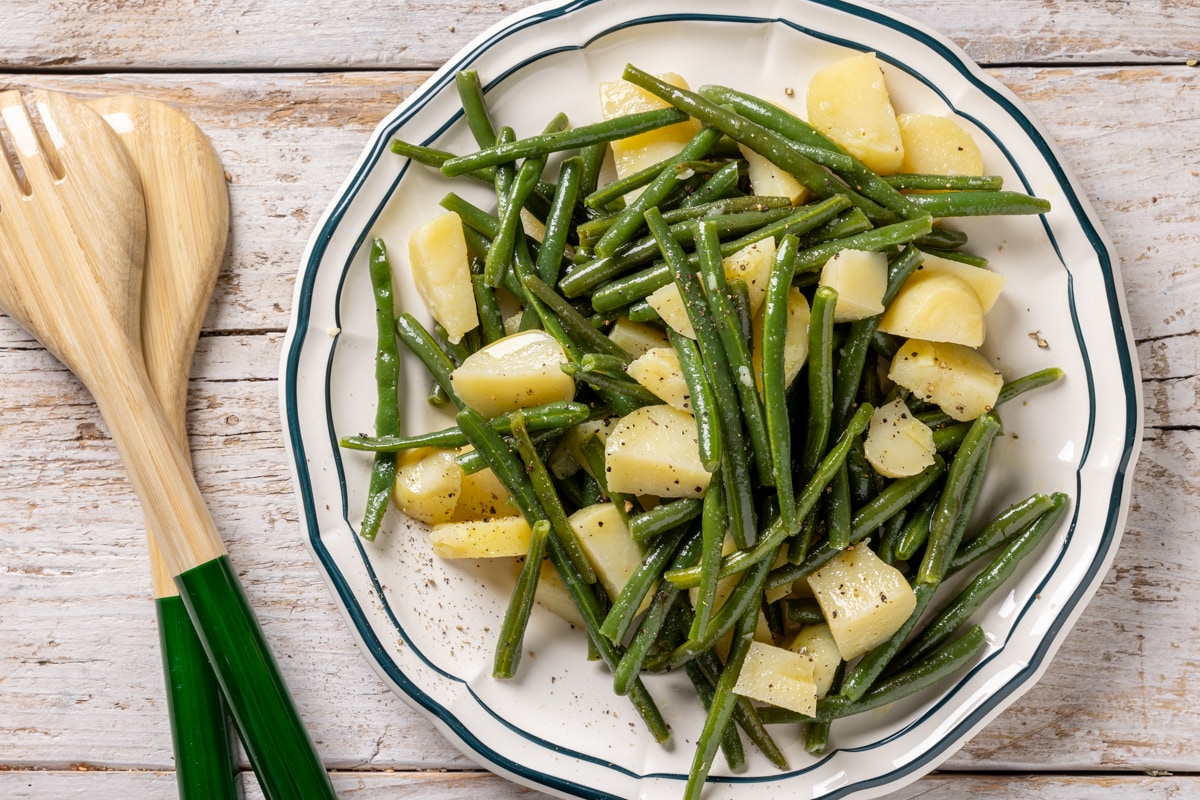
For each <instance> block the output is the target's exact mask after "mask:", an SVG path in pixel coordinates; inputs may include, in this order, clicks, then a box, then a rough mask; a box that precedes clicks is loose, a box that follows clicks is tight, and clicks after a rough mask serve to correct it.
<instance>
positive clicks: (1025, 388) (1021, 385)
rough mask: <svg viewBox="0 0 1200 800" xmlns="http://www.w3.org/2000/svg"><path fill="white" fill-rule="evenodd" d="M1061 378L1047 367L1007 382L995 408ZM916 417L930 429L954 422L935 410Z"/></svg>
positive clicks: (1057, 370)
mask: <svg viewBox="0 0 1200 800" xmlns="http://www.w3.org/2000/svg"><path fill="white" fill-rule="evenodd" d="M1062 377H1063V371H1062V370H1061V369H1059V368H1058V367H1049V368H1047V369H1040V370H1037V371H1036V372H1031V373H1029V374H1028V375H1024V376H1022V377H1020V378H1016V379H1015V380H1011V381H1008V382H1007V383H1005V384H1004V385H1003V386H1001V387H1000V394H999V395H998V396H997V397H996V407H997V408H999V407H1000V406H1002V405H1004V404H1005V403H1008V402H1011V401H1012V400H1014V399H1016V398H1017V397H1020V396H1021V395H1023V394H1025V393H1027V392H1032V391H1033V390H1035V389H1040V388H1042V387H1043V386H1049V385H1051V384H1053V383H1057V382H1058V381H1059V380H1061V379H1062ZM916 417H917V419H919V420H921V421H922V422H924V423H925V424H926V425H928V426H929V427H931V428H936V427H937V426H939V425H946V424H949V423H951V422H953V421H954V418H953V417H951V416H950V415H949V414H947V413H945V412H944V411H942V410H940V409H936V408H935V409H933V410H931V411H929V412H921V413H918V414H917V415H916Z"/></svg>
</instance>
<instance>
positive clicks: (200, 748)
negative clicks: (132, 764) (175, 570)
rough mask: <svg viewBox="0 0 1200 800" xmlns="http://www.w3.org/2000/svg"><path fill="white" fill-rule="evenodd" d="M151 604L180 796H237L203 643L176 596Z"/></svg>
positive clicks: (212, 799)
mask: <svg viewBox="0 0 1200 800" xmlns="http://www.w3.org/2000/svg"><path fill="white" fill-rule="evenodd" d="M154 605H155V610H156V611H157V614H158V636H159V641H160V643H161V645H162V659H163V674H164V676H165V677H166V683H167V708H168V709H169V710H170V717H171V739H172V741H173V742H174V743H175V783H176V785H177V786H178V788H179V799H180V800H238V792H237V784H236V783H235V776H236V775H237V766H236V765H235V764H234V761H233V743H232V741H231V735H230V732H229V725H228V724H227V720H226V712H225V703H224V701H223V700H222V699H221V687H220V686H218V685H217V681H216V678H215V676H214V675H213V671H212V668H211V667H210V666H209V663H208V656H207V655H206V654H205V652H204V646H203V645H202V644H201V643H200V639H199V637H197V636H196V629H195V628H193V627H192V620H191V619H190V618H189V617H188V612H187V608H186V607H185V606H184V604H183V600H182V599H180V597H179V595H172V596H170V597H160V598H158V599H157V600H155V601H154Z"/></svg>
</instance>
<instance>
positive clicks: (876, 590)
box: [808, 544, 917, 661]
mask: <svg viewBox="0 0 1200 800" xmlns="http://www.w3.org/2000/svg"><path fill="white" fill-rule="evenodd" d="M808 585H809V586H810V587H812V591H813V596H814V597H816V599H817V603H818V604H819V605H820V606H821V612H822V613H823V614H824V615H825V621H826V622H827V623H828V624H829V631H830V633H831V634H832V635H833V639H834V641H835V642H837V647H838V652H840V653H841V654H842V659H843V660H845V661H849V660H850V659H852V658H858V657H859V656H861V655H862V654H863V653H865V652H867V651H868V650H870V649H871V648H872V647H874V646H875V645H877V644H882V643H883V642H885V641H887V639H888V638H889V637H890V636H891V635H892V634H893V633H895V632H896V631H898V630H900V627H901V626H902V625H903V624H904V623H905V621H907V620H908V617H909V615H910V614H912V612H913V609H914V608H916V605H917V598H916V595H915V594H914V593H913V590H912V587H911V586H909V584H908V581H907V580H905V578H904V574H903V573H902V572H900V570H898V569H896V568H895V567H893V566H892V565H890V564H886V563H884V562H883V561H881V560H880V559H879V557H878V556H876V555H875V552H874V551H873V550H871V548H870V547H867V546H866V545H865V544H857V545H855V546H853V547H851V548H848V549H846V550H843V551H842V552H841V553H839V554H838V555H837V556H835V557H834V558H833V559H832V560H831V561H829V562H828V563H826V564H825V565H824V566H823V567H821V568H820V569H818V570H817V571H816V572H814V573H812V574H811V575H809V576H808Z"/></svg>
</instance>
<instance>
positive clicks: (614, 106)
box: [599, 72, 700, 196]
mask: <svg viewBox="0 0 1200 800" xmlns="http://www.w3.org/2000/svg"><path fill="white" fill-rule="evenodd" d="M658 77H659V78H661V79H662V80H664V81H666V82H667V83H669V84H671V85H672V86H677V87H679V88H681V89H687V88H688V84H687V81H685V80H684V79H683V78H682V77H681V76H679V75H676V74H675V73H673V72H668V73H664V74H662V75H659V76H658ZM599 88H600V108H601V114H602V115H603V117H604V118H605V119H612V118H613V117H619V116H624V115H626V114H637V113H639V112H642V111H654V110H655V109H659V108H668V107H669V105H668V103H667V102H666V101H665V100H662V99H661V98H658V97H655V96H654V95H652V94H650V93H649V92H647V91H646V90H644V89H642V88H641V87H639V86H635V85H634V84H632V83H630V82H629V81H625V80H615V81H605V82H603V83H601V84H600V87H599ZM699 130H700V123H699V122H698V121H696V120H694V119H689V120H686V121H684V122H678V123H676V124H674V125H668V126H666V127H664V128H659V129H657V130H653V131H647V132H646V133H639V134H637V135H636V136H630V137H628V138H626V139H620V140H618V141H615V142H613V143H612V144H611V145H610V148H611V149H612V154H613V166H614V167H615V168H616V171H617V177H618V178H624V177H625V176H627V175H632V174H633V173H635V172H640V171H641V170H643V169H645V168H646V167H650V166H653V165H654V164H657V163H659V162H660V161H664V160H666V159H668V158H671V157H673V156H677V155H679V151H680V150H682V149H683V146H684V145H685V144H687V143H688V142H689V141H690V140H691V138H692V137H693V136H695V135H696V132H697V131H699ZM634 196H636V193H634Z"/></svg>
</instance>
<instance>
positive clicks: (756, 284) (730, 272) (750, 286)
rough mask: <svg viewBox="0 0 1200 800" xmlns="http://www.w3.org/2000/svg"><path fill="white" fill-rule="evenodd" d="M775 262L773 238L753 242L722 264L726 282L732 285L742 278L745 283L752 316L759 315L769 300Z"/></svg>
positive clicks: (726, 258) (727, 257)
mask: <svg viewBox="0 0 1200 800" xmlns="http://www.w3.org/2000/svg"><path fill="white" fill-rule="evenodd" d="M774 262H775V240H774V239H772V238H766V239H761V240H759V241H757V242H752V243H750V244H748V245H746V246H745V247H743V248H742V249H741V250H738V251H737V252H736V253H733V254H732V255H729V256H726V257H725V259H724V260H723V261H722V262H721V266H722V267H723V268H724V272H725V280H726V281H728V282H730V283H732V282H733V281H735V280H737V279H739V278H740V279H741V280H742V281H744V282H745V284H746V294H747V296H748V299H749V300H750V314H751V315H754V314H757V313H758V310H759V309H760V308H762V304H763V301H764V300H765V299H766V298H767V281H768V280H769V279H770V277H771V265H772V264H773V263H774Z"/></svg>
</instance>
